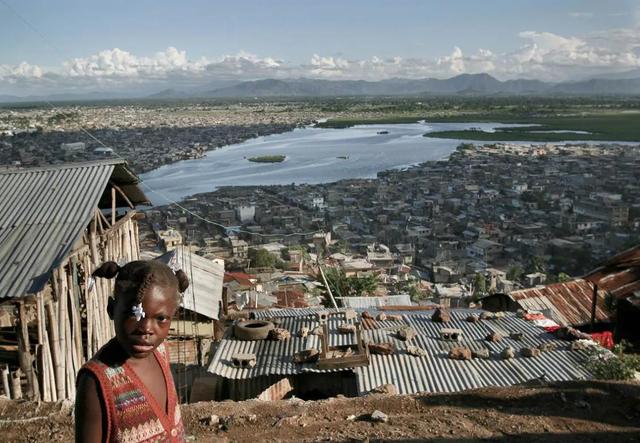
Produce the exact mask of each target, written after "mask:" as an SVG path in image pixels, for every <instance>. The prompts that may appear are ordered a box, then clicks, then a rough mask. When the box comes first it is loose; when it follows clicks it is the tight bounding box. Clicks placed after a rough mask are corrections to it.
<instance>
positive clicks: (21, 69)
mask: <svg viewBox="0 0 640 443" xmlns="http://www.w3.org/2000/svg"><path fill="white" fill-rule="evenodd" d="M42 74H43V70H42V68H41V67H40V66H37V65H30V64H29V63H27V62H22V63H20V64H19V65H16V66H9V65H0V81H9V82H11V81H17V80H20V79H37V78H40V77H42Z"/></svg>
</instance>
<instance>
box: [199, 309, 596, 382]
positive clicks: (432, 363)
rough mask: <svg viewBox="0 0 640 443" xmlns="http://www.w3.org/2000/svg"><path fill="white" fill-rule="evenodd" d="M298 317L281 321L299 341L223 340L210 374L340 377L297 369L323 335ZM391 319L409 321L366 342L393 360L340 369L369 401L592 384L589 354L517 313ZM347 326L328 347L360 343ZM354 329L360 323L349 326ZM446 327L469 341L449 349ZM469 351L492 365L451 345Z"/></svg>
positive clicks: (369, 330)
mask: <svg viewBox="0 0 640 443" xmlns="http://www.w3.org/2000/svg"><path fill="white" fill-rule="evenodd" d="M296 312H297V310H293V309H289V310H286V312H284V314H285V315H286V316H283V317H281V323H280V325H279V327H281V328H285V329H287V330H289V331H290V332H291V335H292V337H291V338H290V339H288V340H283V341H270V340H254V341H241V340H236V339H235V338H233V336H232V333H231V329H230V330H228V331H227V335H226V336H225V337H224V339H223V340H222V341H221V343H220V345H219V347H218V349H217V351H216V353H215V355H214V357H213V360H212V362H211V364H210V366H209V368H208V371H209V372H210V373H213V374H216V375H218V376H220V377H224V378H228V379H235V380H247V381H249V380H250V379H253V378H255V377H260V376H287V375H295V374H303V373H307V372H333V371H336V370H333V369H332V370H324V371H323V370H319V369H317V367H316V365H315V364H314V363H306V364H296V363H294V362H293V355H294V353H296V352H298V351H301V350H304V349H310V348H317V349H319V347H320V342H319V339H318V337H317V336H315V335H309V336H307V337H306V338H301V337H299V336H298V335H297V333H298V331H299V330H300V329H301V328H302V327H308V328H309V329H310V330H312V329H313V328H315V327H316V326H318V324H319V323H318V321H317V319H316V317H315V315H314V311H313V310H309V309H304V310H300V311H299V315H295V313H296ZM385 313H386V314H387V315H389V314H400V315H402V317H401V320H399V321H398V320H393V321H388V320H385V321H371V320H367V321H366V322H363V329H364V330H363V337H364V339H365V340H366V341H367V342H370V343H382V342H392V343H394V344H395V346H396V348H397V351H396V352H395V353H394V354H392V355H371V356H370V364H369V365H368V366H363V367H357V368H345V369H338V371H352V372H353V373H355V375H356V378H357V385H358V392H359V394H360V395H363V394H365V393H367V392H369V391H370V390H371V389H373V388H375V387H377V386H380V385H383V384H387V383H391V384H394V385H396V387H397V388H398V391H399V393H400V394H411V393H417V392H455V391H461V390H465V389H473V388H480V387H485V386H511V385H515V384H519V383H524V382H527V381H529V380H532V379H536V378H540V377H544V378H545V379H546V380H548V381H565V380H583V379H588V378H590V377H591V376H590V374H589V373H588V372H587V371H586V370H585V369H584V362H585V361H586V359H587V353H586V352H585V351H571V350H570V349H569V343H568V342H566V341H561V340H558V339H556V338H555V337H554V336H553V335H551V334H549V333H547V332H546V331H545V330H544V329H542V328H539V327H537V326H535V325H533V324H532V323H530V322H527V321H525V320H523V319H520V318H517V317H516V316H515V315H514V314H511V313H507V314H506V316H505V317H504V318H501V319H496V320H485V321H481V322H479V323H470V322H467V321H466V320H465V319H466V318H467V316H469V315H470V314H474V313H475V314H479V313H480V311H477V310H468V309H459V310H452V311H451V321H450V322H448V323H444V324H443V323H436V322H434V321H432V320H431V318H430V314H429V315H425V314H424V313H421V312H415V313H414V312H407V311H398V312H393V311H385ZM263 314H264V315H268V314H271V315H272V316H276V315H280V313H279V311H275V310H274V311H263ZM343 322H345V320H344V318H342V316H341V315H338V316H332V317H329V320H328V325H329V337H328V338H329V340H328V341H329V345H330V346H337V345H345V344H351V343H354V342H355V337H354V336H352V335H349V334H340V333H339V332H338V330H337V327H338V325H339V324H341V323H343ZM348 322H353V320H349V321H348ZM406 326H411V327H412V328H413V329H414V330H415V331H416V332H417V336H416V337H415V338H414V339H413V340H412V341H410V342H404V341H402V340H400V339H398V338H397V337H396V335H395V331H396V330H397V329H398V328H401V327H406ZM443 328H457V329H460V330H461V331H462V341H461V342H460V343H458V342H449V341H444V340H443V339H442V338H441V337H440V330H441V329H443ZM490 332H497V333H500V334H502V335H503V336H505V338H504V339H503V340H502V341H501V342H498V343H493V342H488V341H485V340H484V338H485V337H486V336H487V334H489V333H490ZM515 332H518V333H522V334H523V339H522V340H521V341H517V340H514V339H511V338H509V334H510V333H515ZM543 343H551V344H553V345H554V346H555V347H556V349H555V350H553V351H547V352H543V353H542V354H541V356H539V357H537V358H525V357H522V356H520V354H519V350H520V349H521V348H523V347H531V346H538V345H540V344H543ZM458 344H462V345H465V346H467V347H469V348H470V349H476V350H477V349H488V350H489V351H490V353H491V356H490V358H488V359H473V360H470V361H459V360H452V359H449V358H448V351H449V349H451V347H452V346H456V345H458ZM408 345H415V346H419V347H421V348H422V349H423V350H425V351H426V355H425V356H424V357H414V356H411V355H409V354H408V353H407V351H406V349H407V346H408ZM506 346H511V347H512V348H513V349H514V350H515V352H516V357H515V358H513V359H510V360H502V359H500V358H499V356H498V354H499V353H500V352H501V351H502V350H503V349H504V348H505V347H506ZM247 353H249V354H255V355H256V365H255V367H252V368H236V367H234V366H233V365H232V364H231V357H232V356H233V355H235V354H247Z"/></svg>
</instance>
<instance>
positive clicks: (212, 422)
mask: <svg viewBox="0 0 640 443" xmlns="http://www.w3.org/2000/svg"><path fill="white" fill-rule="evenodd" d="M200 423H202V424H203V425H206V426H218V425H219V424H220V417H219V416H217V415H215V414H212V415H209V416H208V417H203V418H201V419H200Z"/></svg>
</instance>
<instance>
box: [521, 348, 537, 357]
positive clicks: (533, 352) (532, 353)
mask: <svg viewBox="0 0 640 443" xmlns="http://www.w3.org/2000/svg"><path fill="white" fill-rule="evenodd" d="M520 355H522V356H523V357H528V358H533V357H540V349H538V348H522V349H520Z"/></svg>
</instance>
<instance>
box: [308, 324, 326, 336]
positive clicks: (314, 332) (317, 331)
mask: <svg viewBox="0 0 640 443" xmlns="http://www.w3.org/2000/svg"><path fill="white" fill-rule="evenodd" d="M311 334H312V335H318V336H320V335H323V334H324V329H323V328H322V326H316V327H315V328H313V330H312V331H311Z"/></svg>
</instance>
